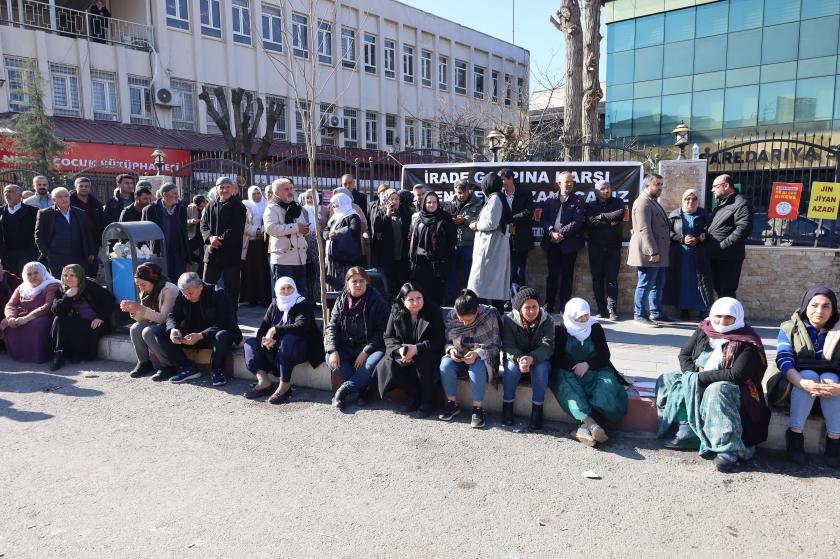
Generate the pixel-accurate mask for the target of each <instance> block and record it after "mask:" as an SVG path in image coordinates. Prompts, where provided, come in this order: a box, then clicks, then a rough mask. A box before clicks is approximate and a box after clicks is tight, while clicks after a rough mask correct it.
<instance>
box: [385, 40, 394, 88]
mask: <svg viewBox="0 0 840 559" xmlns="http://www.w3.org/2000/svg"><path fill="white" fill-rule="evenodd" d="M396 58H397V47H396V44H395V43H394V40H393V39H385V54H384V63H383V64H384V66H385V77H386V78H391V79H392V80H393V79H395V78H396V77H397V60H396Z"/></svg>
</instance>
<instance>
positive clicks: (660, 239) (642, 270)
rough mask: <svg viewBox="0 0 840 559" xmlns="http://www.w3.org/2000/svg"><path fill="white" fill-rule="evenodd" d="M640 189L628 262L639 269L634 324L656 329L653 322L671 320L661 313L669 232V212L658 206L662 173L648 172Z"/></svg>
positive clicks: (656, 325)
mask: <svg viewBox="0 0 840 559" xmlns="http://www.w3.org/2000/svg"><path fill="white" fill-rule="evenodd" d="M643 188H644V190H643V192H642V194H641V195H640V196H639V197H638V198H637V199H636V201H635V202H634V203H633V214H632V217H633V231H632V234H631V236H630V247H629V250H628V255H627V265H628V266H635V267H636V268H638V281H637V283H636V294H635V296H634V297H633V319H634V320H635V321H636V323H637V324H641V325H644V326H649V327H652V328H658V327H659V325H658V324H657V323H656V322H673V320H672V319H671V318H670V317H668V316H666V315H665V313H663V312H662V294H663V292H664V289H665V277H666V275H667V273H668V255H669V253H668V251H669V250H670V245H671V233H670V228H669V225H668V215H667V214H666V213H665V210H664V209H662V206H660V205H659V195H660V194H662V176H661V175H647V176H646V177H645V180H644V183H643Z"/></svg>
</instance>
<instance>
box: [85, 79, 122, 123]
mask: <svg viewBox="0 0 840 559" xmlns="http://www.w3.org/2000/svg"><path fill="white" fill-rule="evenodd" d="M90 85H91V96H92V97H93V119H94V120H110V121H113V122H116V121H118V120H119V109H118V107H119V103H118V102H117V75H116V74H115V73H113V72H103V71H101V70H91V71H90Z"/></svg>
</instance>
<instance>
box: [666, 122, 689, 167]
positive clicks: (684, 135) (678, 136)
mask: <svg viewBox="0 0 840 559" xmlns="http://www.w3.org/2000/svg"><path fill="white" fill-rule="evenodd" d="M690 132H691V129H689V127H688V126H686V124H685V122H683V121H682V120H681V121H680V123H679V124H678V125H677V127H676V128H674V130H673V131H671V134H673V135H674V145H676V146H677V147H678V148H680V156H679V157H677V159H685V146H687V145H688V134H689V133H690Z"/></svg>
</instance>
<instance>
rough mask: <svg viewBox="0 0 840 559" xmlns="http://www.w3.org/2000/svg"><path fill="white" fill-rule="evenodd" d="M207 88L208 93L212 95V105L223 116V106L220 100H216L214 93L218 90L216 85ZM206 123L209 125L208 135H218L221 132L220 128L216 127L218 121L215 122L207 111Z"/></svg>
mask: <svg viewBox="0 0 840 559" xmlns="http://www.w3.org/2000/svg"><path fill="white" fill-rule="evenodd" d="M206 87H207V93H208V94H209V95H210V103H212V104H213V107H215V109H216V111H218V112H219V114H221V113H222V107H221V104H220V103H219V100H218V99H217V98H216V95H215V93H213V91H214V90H215V89H216V86H215V85H208V86H206ZM205 122H206V124H207V133H208V134H218V133H219V132H220V130H219V127H218V126H216V121H215V120H213V117H211V116H210V111H207V118H206V119H205Z"/></svg>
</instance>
